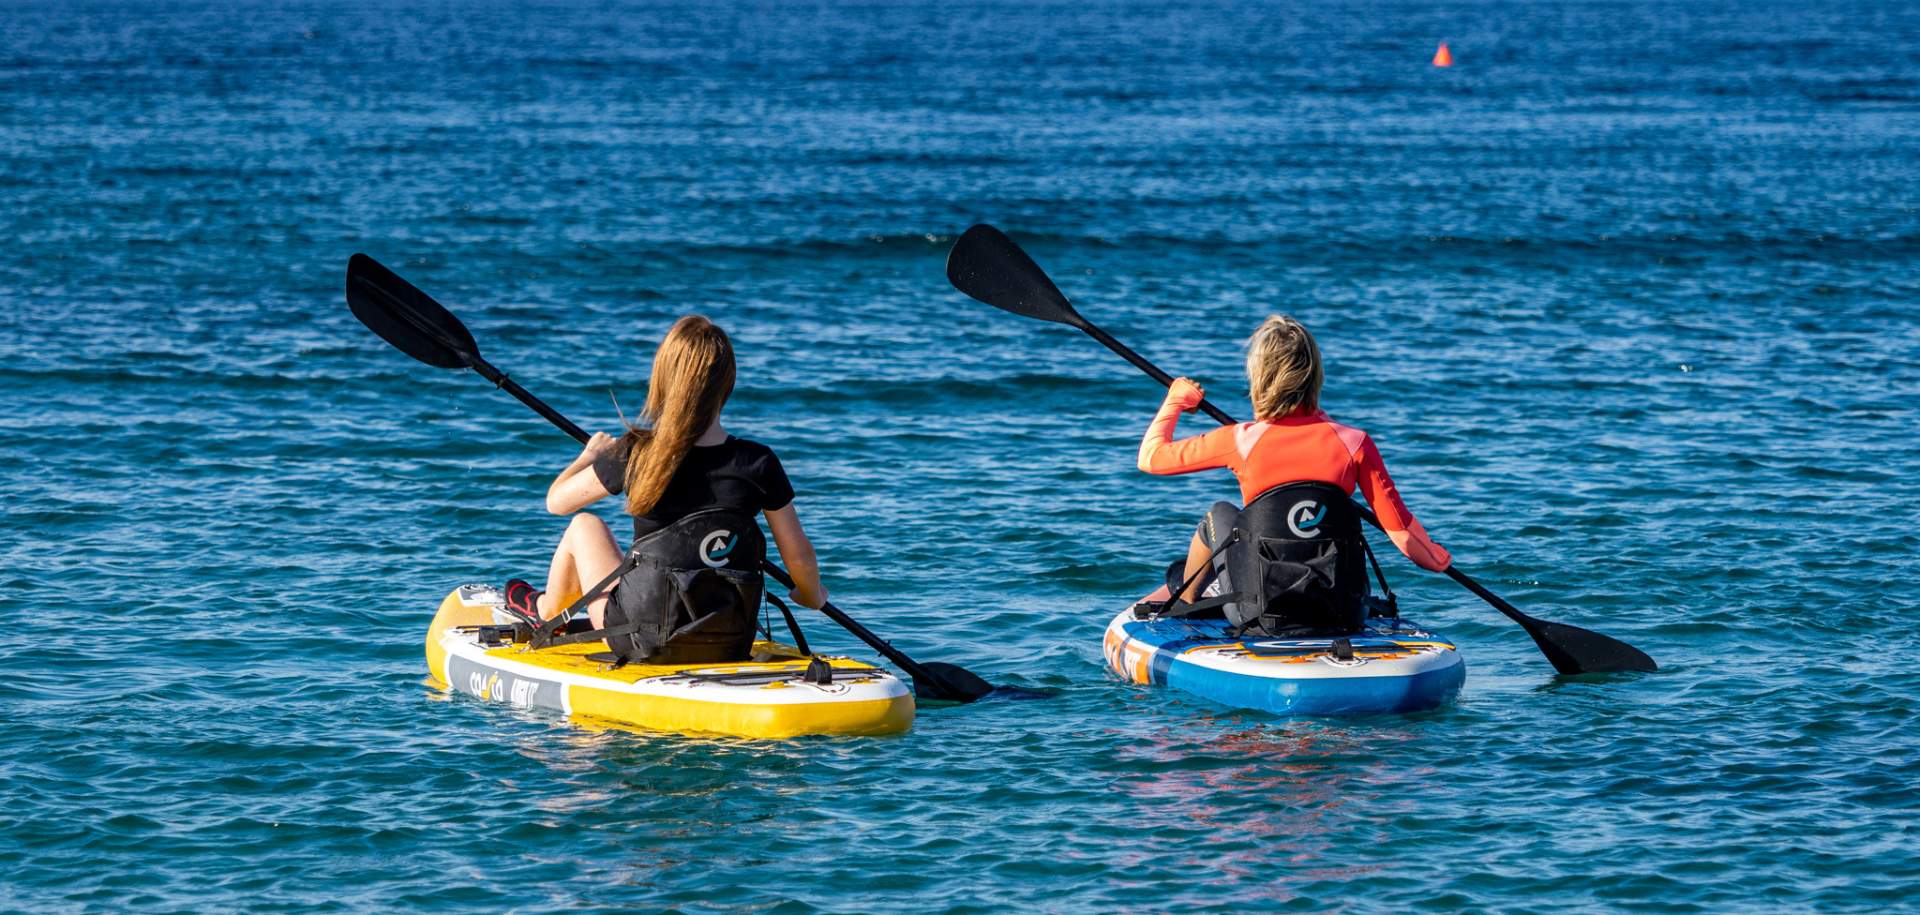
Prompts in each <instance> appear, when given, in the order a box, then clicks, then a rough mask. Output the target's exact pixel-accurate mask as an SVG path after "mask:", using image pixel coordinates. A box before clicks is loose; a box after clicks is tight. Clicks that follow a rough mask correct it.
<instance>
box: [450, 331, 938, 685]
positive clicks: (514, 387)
mask: <svg viewBox="0 0 1920 915" xmlns="http://www.w3.org/2000/svg"><path fill="white" fill-rule="evenodd" d="M472 367H473V370H474V371H476V372H479V373H480V377H482V378H485V379H487V380H488V381H491V382H493V383H494V385H495V386H497V387H499V388H501V389H502V390H504V391H506V392H507V393H509V394H512V395H513V396H514V397H515V398H517V399H518V400H519V401H520V402H521V403H523V404H526V405H527V406H529V407H532V408H533V412H535V413H538V414H540V415H541V416H543V417H545V418H546V420H547V422H550V423H553V424H554V425H555V426H558V427H559V428H560V431H562V432H565V433H566V434H568V435H571V436H573V437H574V440H575V441H578V442H579V443H580V444H582V445H584V444H586V443H587V441H588V440H590V439H591V438H592V436H590V435H588V434H587V430H585V429H582V428H580V427H579V426H576V425H574V423H573V421H572V420H570V419H568V418H566V417H565V416H562V415H561V414H560V411H558V410H555V409H554V408H552V407H550V406H547V403H546V401H543V400H541V399H540V398H538V397H535V396H533V393H532V392H531V391H528V390H527V389H526V388H523V387H521V386H520V385H519V383H517V382H515V381H514V380H513V379H511V378H508V377H507V374H506V373H505V372H502V371H500V370H499V369H497V368H494V367H493V366H492V364H490V363H488V362H487V360H485V359H482V358H480V357H479V355H478V354H475V355H474V357H473V362H472ZM763 568H765V570H766V572H767V574H768V575H771V576H773V579H774V580H775V581H777V582H779V583H780V584H781V585H782V586H784V587H786V588H787V589H788V590H792V589H793V586H794V584H793V577H792V576H790V575H788V574H787V571H786V570H785V569H782V568H780V567H779V566H777V565H774V564H773V561H772V560H765V561H764V564H763ZM818 609H819V611H820V612H821V613H823V614H825V615H826V617H827V619H830V620H833V621H834V622H835V623H838V624H840V627H841V628H843V629H845V630H847V631H848V632H851V633H853V636H854V638H857V639H859V640H860V641H862V642H865V643H867V647H869V648H872V649H873V650H874V651H877V652H880V653H881V654H882V655H884V656H885V657H886V659H887V660H889V661H892V662H893V663H895V664H898V665H899V666H900V669H901V670H904V671H906V672H907V675H908V676H911V677H912V678H913V679H914V680H915V681H917V682H920V683H926V684H936V683H939V682H941V681H940V679H939V678H938V677H936V676H935V675H933V674H932V673H930V672H928V671H927V669H926V668H925V667H922V666H921V665H920V663H919V662H918V661H915V660H914V659H912V658H910V657H907V656H906V654H904V653H902V652H901V651H900V650H899V649H897V648H895V647H893V644H892V643H890V642H888V641H887V640H885V639H883V638H881V637H879V636H877V635H874V634H873V630H871V629H868V628H867V627H865V626H862V625H860V623H859V622H857V621H855V620H854V618H853V617H850V616H848V615H846V614H845V613H843V612H841V610H840V608H839V607H836V606H834V605H833V602H832V601H822V602H821V604H820V606H819V608H818Z"/></svg>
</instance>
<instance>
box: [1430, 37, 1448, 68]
mask: <svg viewBox="0 0 1920 915" xmlns="http://www.w3.org/2000/svg"><path fill="white" fill-rule="evenodd" d="M1433 65H1434V66H1436V67H1451V66H1453V52H1452V51H1449V50H1447V43H1446V42H1444V41H1443V42H1440V50H1438V51H1435V52H1433Z"/></svg>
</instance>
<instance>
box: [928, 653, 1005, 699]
mask: <svg viewBox="0 0 1920 915" xmlns="http://www.w3.org/2000/svg"><path fill="white" fill-rule="evenodd" d="M920 669H921V670H923V671H925V672H926V673H927V676H926V677H924V678H922V677H915V678H914V680H913V694H914V696H916V697H918V698H921V699H928V700H933V701H939V702H972V701H974V700H976V699H979V698H980V697H982V696H985V695H986V694H988V693H990V692H993V684H991V683H988V682H987V681H985V680H982V679H980V678H979V677H977V676H974V674H973V671H970V670H968V669H966V668H964V667H961V666H959V665H957V664H946V663H943V662H940V661H927V662H924V663H922V664H921V665H920Z"/></svg>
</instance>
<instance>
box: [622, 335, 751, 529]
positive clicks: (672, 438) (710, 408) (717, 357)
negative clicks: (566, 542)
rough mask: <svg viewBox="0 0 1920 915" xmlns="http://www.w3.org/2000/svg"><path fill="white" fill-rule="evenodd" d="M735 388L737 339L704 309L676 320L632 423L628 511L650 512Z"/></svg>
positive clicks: (628, 443)
mask: <svg viewBox="0 0 1920 915" xmlns="http://www.w3.org/2000/svg"><path fill="white" fill-rule="evenodd" d="M732 393H733V341H732V340H729V339H727V332H726V331H724V330H721V329H720V327H719V325H717V324H714V323H713V322H712V321H709V320H707V319H706V318H703V317H700V316H699V315H687V316H686V317H684V318H681V319H680V320H678V321H675V322H674V323H673V329H672V330H669V331H667V337H666V339H664V340H661V341H660V349H659V350H658V351H656V352H655V353H654V354H653V379H652V381H651V382H650V383H649V384H648V385H647V405H646V406H645V407H644V408H642V410H641V416H642V417H644V418H645V420H646V422H647V425H646V426H644V427H642V426H629V427H627V434H626V435H625V436H623V437H624V438H625V440H626V446H627V514H629V515H644V514H646V513H647V512H649V511H652V510H653V507H654V505H656V504H658V503H659V502H660V496H661V495H662V494H663V493H665V492H666V491H667V483H668V481H670V480H672V479H673V473H674V471H676V470H679V469H680V462H681V461H683V460H685V459H686V457H687V449H689V448H692V447H693V443H694V441H696V440H697V439H699V438H700V436H701V435H702V434H704V433H705V432H706V431H707V429H708V428H710V427H712V426H713V421H714V420H715V419H717V418H718V417H719V416H720V408H721V407H723V406H725V405H726V403H727V397H728V395H730V394H732Z"/></svg>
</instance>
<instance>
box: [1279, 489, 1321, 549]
mask: <svg viewBox="0 0 1920 915" xmlns="http://www.w3.org/2000/svg"><path fill="white" fill-rule="evenodd" d="M1325 520H1327V507H1326V506H1325V505H1321V504H1320V503H1318V502H1315V501H1313V500H1311V499H1308V500H1307V501H1304V502H1295V503H1293V507H1292V508H1289V509H1287V529H1288V530H1290V531H1293V534H1294V536H1296V537H1299V538H1300V539H1302V540H1312V539H1313V538H1315V537H1318V536H1320V522H1322V521H1325Z"/></svg>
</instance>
